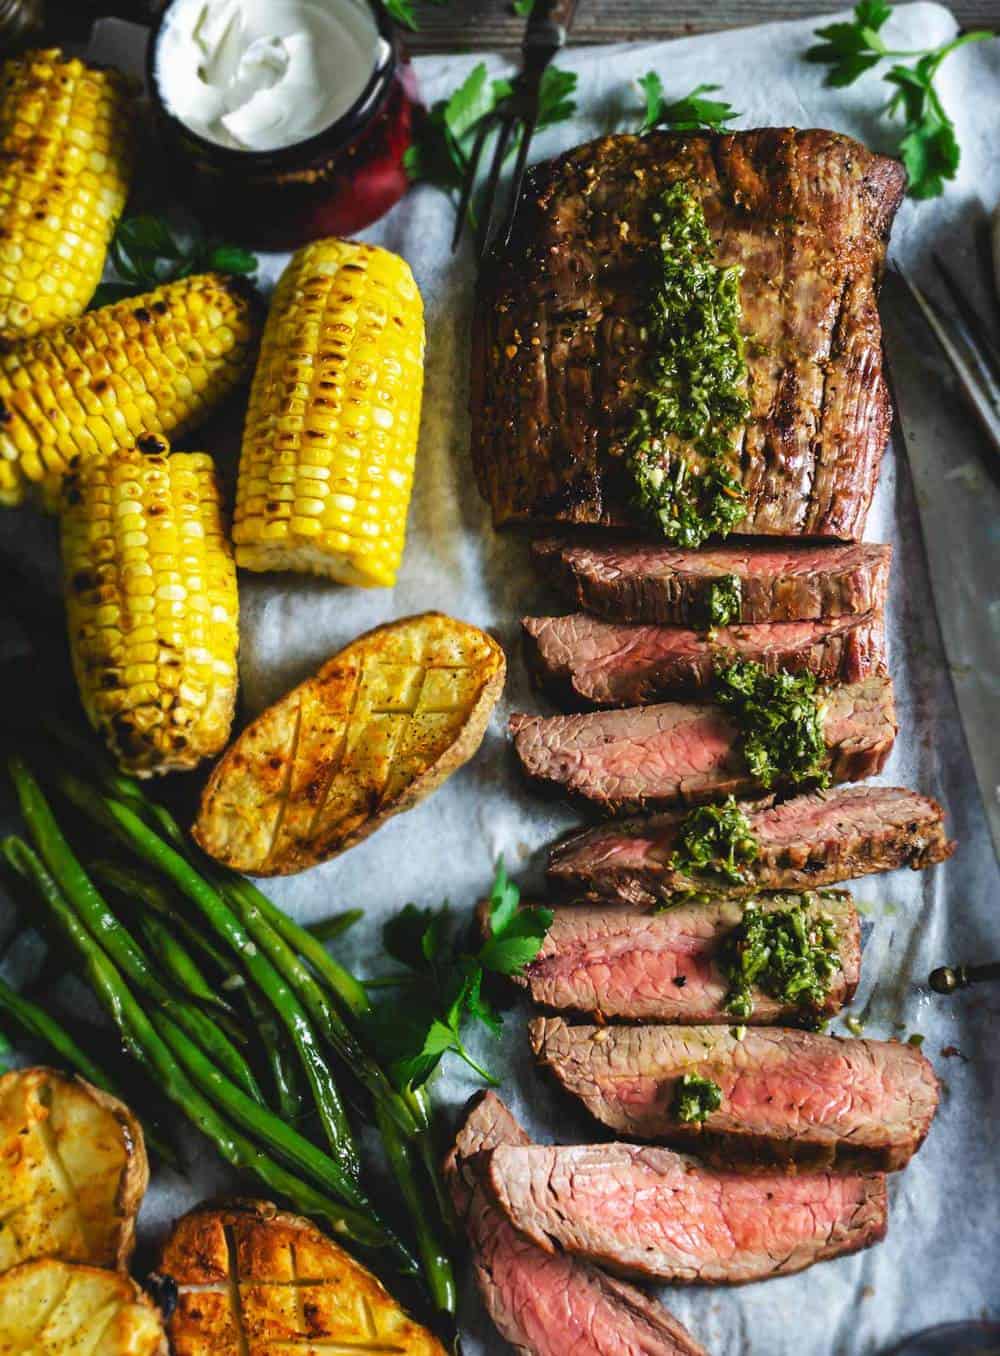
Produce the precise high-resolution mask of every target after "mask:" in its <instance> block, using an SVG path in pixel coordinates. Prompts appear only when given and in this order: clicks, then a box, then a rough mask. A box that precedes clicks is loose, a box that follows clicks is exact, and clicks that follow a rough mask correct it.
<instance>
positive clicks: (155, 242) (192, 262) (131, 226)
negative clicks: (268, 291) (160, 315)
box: [90, 216, 257, 308]
mask: <svg viewBox="0 0 1000 1356" xmlns="http://www.w3.org/2000/svg"><path fill="white" fill-rule="evenodd" d="M110 257H111V264H112V267H113V268H114V271H115V273H116V274H117V275H118V277H117V278H116V279H115V280H113V281H111V282H106V283H101V285H100V286H99V287H98V288H97V291H96V292H95V293H94V296H93V299H92V300H91V303H90V304H91V307H92V308H93V307H95V306H107V305H110V304H111V303H112V302H115V301H121V300H122V299H123V298H124V297H134V296H137V295H138V294H139V293H142V292H150V291H152V289H153V288H154V287H161V286H162V285H163V284H164V283H168V282H175V281H176V280H177V279H178V278H187V277H190V276H191V274H192V273H205V272H209V271H213V272H218V273H239V274H244V275H252V274H255V273H256V272H257V256H256V255H255V254H251V253H250V251H249V250H244V249H240V248H239V247H238V246H236V245H227V244H225V243H224V242H222V241H220V240H214V239H212V238H211V237H206V236H202V235H200V234H197V233H195V234H192V235H191V236H190V237H187V238H185V239H183V240H182V239H179V238H178V237H177V236H176V235H175V234H174V233H173V231H172V230H171V229H170V227H169V225H168V224H167V222H166V221H164V219H163V218H162V217H157V216H138V217H125V218H123V219H122V221H120V222H119V223H118V229H117V230H116V231H115V235H114V239H113V240H112V242H111V250H110Z"/></svg>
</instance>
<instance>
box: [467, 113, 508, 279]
mask: <svg viewBox="0 0 1000 1356" xmlns="http://www.w3.org/2000/svg"><path fill="white" fill-rule="evenodd" d="M516 122H517V119H516V118H515V117H514V116H513V115H512V114H510V113H508V114H505V116H504V117H503V118H501V120H500V130H499V132H498V133H497V140H496V145H495V146H494V147H493V163H492V165H491V166H490V173H489V178H488V179H487V180H486V195H487V199H488V201H489V208H488V210H487V211H486V213H485V214H484V216H483V219H482V221H481V222H480V223H479V230H478V232H477V234H476V255H477V256H478V257H479V258H480V259H481V258H482V257H483V255H484V254H485V253H486V247H487V245H488V244H489V240H490V237H491V235H492V234H493V227H494V226H495V224H496V221H497V217H498V215H499V212H500V194H499V193H498V191H497V190H498V189H499V187H500V172H501V170H502V169H503V162H504V159H505V157H506V155H507V143H508V142H509V141H510V138H511V134H512V132H513V131H514V125H515V123H516Z"/></svg>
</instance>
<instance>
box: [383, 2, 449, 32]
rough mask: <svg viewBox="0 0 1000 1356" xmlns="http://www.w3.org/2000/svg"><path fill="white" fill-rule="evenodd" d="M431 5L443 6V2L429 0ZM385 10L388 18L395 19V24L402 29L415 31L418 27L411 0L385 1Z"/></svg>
mask: <svg viewBox="0 0 1000 1356" xmlns="http://www.w3.org/2000/svg"><path fill="white" fill-rule="evenodd" d="M431 3H432V4H435V5H443V4H444V3H445V0H431ZM385 8H386V11H387V12H388V14H389V16H390V18H392V19H395V21H396V23H398V24H402V25H403V27H404V28H409V29H417V28H419V27H420V25H419V24H418V23H417V16H416V14H415V13H414V12H413V0H385Z"/></svg>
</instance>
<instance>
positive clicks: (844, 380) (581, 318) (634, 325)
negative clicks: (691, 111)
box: [471, 128, 905, 540]
mask: <svg viewBox="0 0 1000 1356" xmlns="http://www.w3.org/2000/svg"><path fill="white" fill-rule="evenodd" d="M677 183H680V184H682V185H683V186H684V187H686V188H687V189H688V190H689V191H690V192H691V194H692V195H693V196H694V197H695V198H696V199H697V200H699V201H700V204H701V208H702V210H703V212H704V215H705V219H706V223H707V226H708V230H709V233H710V235H711V238H712V242H713V244H714V247H715V260H716V262H717V263H718V264H719V265H720V266H728V265H738V266H740V267H741V268H742V278H741V281H740V287H739V293H740V304H741V309H742V320H741V330H742V333H743V335H744V338H745V340H746V343H745V358H746V363H747V366H748V369H749V380H748V396H749V400H750V417H749V421H748V423H747V424H746V427H745V437H744V438H743V439H742V441H741V444H740V446H739V455H738V464H737V469H738V478H739V482H740V484H741V485H742V489H743V492H744V494H745V496H746V505H747V513H746V516H745V518H744V519H743V520H742V521H741V522H740V523H739V524H738V526H737V528H736V530H737V531H739V532H741V533H747V534H751V535H762V534H763V535H789V534H790V535H796V536H798V535H802V536H814V537H835V538H841V539H848V540H849V539H852V538H857V537H860V536H861V535H862V529H863V526H864V521H865V516H866V514H867V511H868V506H869V503H870V502H871V497H872V493H873V491H874V488H875V482H876V479H877V476H878V469H879V463H880V461H881V457H882V452H883V449H884V446H885V443H886V439H887V437H888V432H889V424H890V403H889V397H888V393H887V389H886V383H885V379H884V377H883V373H882V333H881V325H880V322H879V316H878V309H877V306H876V292H877V287H878V282H879V278H880V274H881V271H882V265H883V259H884V256H885V248H886V242H887V239H888V235H889V230H890V227H891V224H892V219H893V216H894V215H895V212H896V209H897V207H898V206H899V203H900V201H901V198H902V195H903V189H904V184H905V175H904V173H903V169H902V167H901V166H900V165H899V164H898V163H897V162H896V161H893V160H889V159H886V158H885V157H883V156H878V155H873V154H872V153H871V152H869V151H867V150H866V149H865V148H864V147H863V146H861V145H860V144H859V143H858V142H856V141H853V140H851V139H850V138H848V137H844V136H840V135H838V134H837V133H834V132H827V131H816V130H813V131H796V130H794V129H789V128H761V129H757V130H754V131H746V132H736V133H726V134H715V133H703V132H697V133H690V134H688V133H685V134H678V133H671V132H654V133H652V134H650V135H648V136H644V137H641V138H640V137H635V136H611V137H605V138H603V139H601V140H598V141H593V142H590V143H589V144H587V145H584V146H580V147H577V148H576V149H575V150H573V151H570V152H569V153H568V154H566V155H563V156H560V157H559V158H558V159H556V160H553V161H550V162H548V163H547V164H545V165H542V166H539V167H537V168H536V169H535V170H533V171H532V172H531V174H530V175H529V182H528V185H527V188H526V192H525V195H524V199H523V201H522V203H521V207H520V210H519V211H518V215H517V220H516V223H515V228H514V234H513V236H512V239H511V242H510V244H509V246H508V247H507V249H506V250H505V251H504V253H503V255H502V257H501V258H500V260H499V261H498V263H497V265H496V267H494V268H491V269H489V270H485V271H484V272H483V273H482V274H481V278H480V285H479V292H478V296H477V299H476V306H475V310H474V317H475V318H474V325H473V354H472V392H471V396H472V457H473V462H474V465H475V469H476V474H477V476H478V479H479V485H480V488H481V490H482V492H483V494H484V496H485V497H486V499H487V500H488V502H489V504H490V506H491V508H492V510H493V517H494V521H495V523H496V524H497V525H501V524H505V523H523V522H535V523H556V522H561V523H578V524H585V523H594V524H604V525H609V524H623V525H630V526H635V525H637V524H644V519H643V518H642V516H641V514H640V513H639V512H638V511H637V509H636V508H635V506H634V497H635V486H634V482H633V481H631V479H630V474H629V471H628V469H627V465H626V451H627V441H628V437H629V434H630V433H631V431H632V428H633V419H634V410H635V408H636V405H637V402H638V399H639V398H640V397H641V391H642V386H643V380H644V376H645V373H646V368H647V365H648V363H649V360H650V358H651V356H652V355H651V353H650V352H649V347H650V345H649V341H648V339H647V338H646V337H645V334H644V331H645V330H646V326H647V320H648V317H647V314H646V308H647V298H648V297H649V294H650V286H651V282H652V280H653V278H654V277H655V269H656V266H657V263H658V255H659V250H658V249H657V241H658V235H657V228H656V225H655V223H654V221H653V219H652V218H653V212H654V207H655V204H656V203H657V201H658V200H659V199H660V198H661V197H662V195H663V193H664V192H665V190H667V188H668V187H669V186H671V185H673V184H677Z"/></svg>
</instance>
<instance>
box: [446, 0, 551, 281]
mask: <svg viewBox="0 0 1000 1356" xmlns="http://www.w3.org/2000/svg"><path fill="white" fill-rule="evenodd" d="M575 10H576V0H535V4H534V8H533V9H532V11H531V16H530V18H529V19H528V26H527V28H526V29H525V33H524V40H523V42H522V43H521V72H520V74H519V75H518V77H517V79H516V81H515V83H514V88H513V89H512V90H511V92H510V94H509V95H508V96H507V98H506V99H505V100H504V101H503V104H502V105H501V108H500V113H499V117H498V118H495V119H494V118H484V119H483V121H482V122H481V123H480V125H479V128H478V130H477V132H476V140H475V142H474V143H473V147H472V155H471V156H470V158H469V167H468V170H467V171H466V175H465V182H464V183H463V184H462V196H461V198H460V199H459V204H458V215H457V217H456V219H455V231H454V234H453V235H452V238H451V247H452V249H453V250H454V249H456V248H457V247H458V242H459V241H460V240H461V238H462V233H463V231H464V230H465V219H466V217H467V216H468V212H469V203H470V202H471V200H472V194H473V191H474V189H475V186H476V177H477V175H478V173H479V162H480V160H481V159H482V156H483V150H484V149H485V146H486V139H487V137H488V136H489V134H490V132H491V131H492V130H493V129H494V127H496V129H497V139H496V145H495V146H494V147H493V163H492V165H491V166H490V172H489V175H488V177H487V180H486V199H487V202H488V204H489V207H488V210H487V211H486V212H485V213H484V215H483V218H482V220H481V221H480V223H479V227H478V229H477V231H476V255H477V257H478V258H479V259H482V258H483V257H484V256H485V255H486V254H487V253H488V252H489V251H490V250H492V249H497V248H503V246H504V245H506V244H507V242H508V240H509V239H510V233H511V230H512V229H513V226H514V218H515V217H516V215H517V208H518V203H519V202H520V199H521V189H522V187H523V184H524V171H525V168H526V167H527V164H528V149H529V147H530V146H531V138H532V137H533V136H534V133H535V128H536V127H537V126H538V115H539V111H540V96H541V89H542V77H543V76H544V74H545V69H546V67H547V66H548V65H549V63H550V62H551V61H552V59H553V57H554V56H555V55H556V54H557V52H559V51H560V50H561V49H562V48H563V47H564V46H565V45H566V36H567V34H568V32H569V28H570V25H571V24H572V22H573V14H574V12H575ZM518 128H520V133H521V136H520V141H519V143H518V148H517V160H516V161H515V163H514V175H513V178H512V180H511V185H510V190H509V193H508V195H507V197H506V199H505V198H504V195H503V194H502V193H501V192H500V175H501V173H502V171H503V164H504V161H505V160H506V158H507V150H508V147H509V146H510V143H511V138H512V137H513V136H514V134H515V131H516V130H517V129H518ZM505 202H506V206H505V205H504V204H505Z"/></svg>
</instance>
